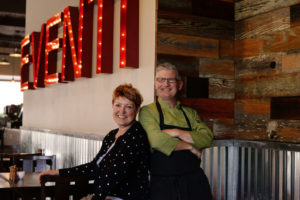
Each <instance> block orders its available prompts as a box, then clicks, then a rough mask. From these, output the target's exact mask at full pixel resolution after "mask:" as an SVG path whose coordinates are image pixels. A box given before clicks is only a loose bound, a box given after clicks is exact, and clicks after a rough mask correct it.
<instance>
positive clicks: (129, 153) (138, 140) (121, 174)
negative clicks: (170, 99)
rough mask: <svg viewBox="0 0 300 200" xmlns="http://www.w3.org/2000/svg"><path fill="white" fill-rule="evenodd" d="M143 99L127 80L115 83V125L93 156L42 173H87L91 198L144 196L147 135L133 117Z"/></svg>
mask: <svg viewBox="0 0 300 200" xmlns="http://www.w3.org/2000/svg"><path fill="white" fill-rule="evenodd" d="M142 101H143V99H142V96H141V94H140V93H139V91H138V90H137V89H135V88H133V87H132V85H131V84H124V85H120V86H118V87H117V88H116V89H115V91H114V93H113V99H112V108H113V119H114V121H115V122H116V124H117V125H118V128H117V129H115V130H112V131H110V132H109V133H108V134H107V135H106V136H105V138H104V140H103V144H102V147H101V149H100V151H99V153H98V154H97V155H96V157H95V158H94V159H93V160H92V161H91V162H90V163H87V164H83V165H79V166H76V167H72V168H67V169H60V170H46V171H44V172H42V173H41V174H40V177H41V176H43V175H46V174H47V175H57V174H59V175H61V176H89V177H91V178H94V179H95V182H94V188H95V189H94V194H93V195H92V196H91V199H99V200H102V199H105V198H106V197H107V196H114V197H118V199H119V198H121V199H123V200H147V199H149V191H148V170H149V157H150V146H149V143H148V140H147V135H146V132H145V131H144V129H143V128H142V126H141V125H140V123H139V122H137V121H136V120H135V118H136V114H137V113H138V112H139V109H140V105H141V103H142Z"/></svg>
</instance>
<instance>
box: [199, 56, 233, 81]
mask: <svg viewBox="0 0 300 200" xmlns="http://www.w3.org/2000/svg"><path fill="white" fill-rule="evenodd" d="M199 75H200V77H207V78H211V77H213V78H224V79H234V77H235V75H234V61H233V60H232V59H213V58H201V59H199Z"/></svg>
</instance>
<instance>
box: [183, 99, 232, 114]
mask: <svg viewBox="0 0 300 200" xmlns="http://www.w3.org/2000/svg"><path fill="white" fill-rule="evenodd" d="M181 103H182V105H186V106H190V107H192V108H194V109H195V110H197V112H198V114H199V116H200V117H201V118H206V119H220V118H228V119H233V118H234V100H227V99H225V100H224V99H202V98H181Z"/></svg>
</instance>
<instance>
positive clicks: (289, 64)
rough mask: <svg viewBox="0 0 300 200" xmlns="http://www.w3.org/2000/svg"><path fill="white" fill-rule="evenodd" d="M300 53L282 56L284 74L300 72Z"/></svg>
mask: <svg viewBox="0 0 300 200" xmlns="http://www.w3.org/2000/svg"><path fill="white" fill-rule="evenodd" d="M299 61H300V53H295V54H287V55H283V56H282V72H284V73H292V72H300V62H299Z"/></svg>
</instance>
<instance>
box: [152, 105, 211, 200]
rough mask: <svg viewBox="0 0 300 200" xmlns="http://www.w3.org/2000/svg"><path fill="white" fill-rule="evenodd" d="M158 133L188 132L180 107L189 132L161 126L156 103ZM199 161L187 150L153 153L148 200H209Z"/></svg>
mask: <svg viewBox="0 0 300 200" xmlns="http://www.w3.org/2000/svg"><path fill="white" fill-rule="evenodd" d="M156 107H157V110H158V113H159V120H160V124H159V125H160V129H161V130H163V129H173V128H177V129H181V130H185V131H191V130H192V127H191V124H190V121H189V119H188V117H187V115H186V113H185V112H184V110H183V109H182V108H181V107H180V109H181V111H182V112H183V115H184V117H185V119H186V122H187V124H188V128H183V127H177V126H173V125H167V124H164V116H163V112H162V109H161V106H160V104H159V103H158V102H156ZM200 162H201V160H200V159H199V158H198V157H197V156H196V155H194V154H193V153H192V152H191V151H189V150H181V151H173V152H172V154H171V155H170V156H167V155H165V154H163V153H161V152H160V151H156V150H154V151H153V153H152V155H151V181H150V186H151V199H152V200H197V199H203V200H210V199H212V195H211V190H210V186H209V183H208V180H207V177H206V175H205V174H204V172H203V170H202V169H201V168H200Z"/></svg>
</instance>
